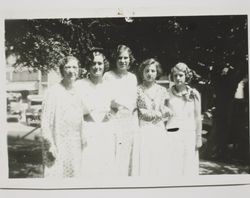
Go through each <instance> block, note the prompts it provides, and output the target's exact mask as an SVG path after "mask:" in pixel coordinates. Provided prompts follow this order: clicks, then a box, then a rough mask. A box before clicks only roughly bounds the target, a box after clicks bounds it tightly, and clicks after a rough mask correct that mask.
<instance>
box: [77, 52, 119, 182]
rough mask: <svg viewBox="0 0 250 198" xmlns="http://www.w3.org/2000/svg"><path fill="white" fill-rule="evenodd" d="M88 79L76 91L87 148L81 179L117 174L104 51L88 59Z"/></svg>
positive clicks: (81, 81) (92, 54) (89, 56)
mask: <svg viewBox="0 0 250 198" xmlns="http://www.w3.org/2000/svg"><path fill="white" fill-rule="evenodd" d="M86 59H87V63H86V66H87V71H88V74H89V75H88V78H86V79H82V80H79V81H78V82H77V88H78V90H79V93H80V94H81V97H82V101H83V103H84V121H85V125H84V134H85V138H86V144H87V145H86V147H85V149H84V150H83V156H82V177H83V178H100V177H113V176H114V172H115V170H114V169H115V167H114V160H115V138H114V131H113V130H112V123H111V120H110V119H111V117H112V112H111V99H112V96H111V95H110V94H109V89H110V86H109V84H108V83H107V82H105V81H103V73H104V72H105V71H107V70H108V68H109V62H108V60H107V59H106V57H105V56H104V54H103V53H102V50H101V49H94V50H92V51H91V52H90V53H89V55H88V56H87V58H86Z"/></svg>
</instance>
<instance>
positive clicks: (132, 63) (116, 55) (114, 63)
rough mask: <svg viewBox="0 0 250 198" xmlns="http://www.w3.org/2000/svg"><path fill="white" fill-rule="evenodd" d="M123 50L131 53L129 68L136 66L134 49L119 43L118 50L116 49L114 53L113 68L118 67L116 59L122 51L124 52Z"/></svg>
mask: <svg viewBox="0 0 250 198" xmlns="http://www.w3.org/2000/svg"><path fill="white" fill-rule="evenodd" d="M123 51H127V52H128V55H129V61H130V62H129V68H128V70H131V69H132V67H133V66H134V64H135V58H134V56H133V53H132V50H131V49H130V48H129V47H128V46H126V45H118V46H117V49H116V51H114V52H113V54H112V59H113V61H114V62H113V63H112V65H111V69H112V70H114V69H116V61H117V59H118V57H119V56H120V54H121V52H123Z"/></svg>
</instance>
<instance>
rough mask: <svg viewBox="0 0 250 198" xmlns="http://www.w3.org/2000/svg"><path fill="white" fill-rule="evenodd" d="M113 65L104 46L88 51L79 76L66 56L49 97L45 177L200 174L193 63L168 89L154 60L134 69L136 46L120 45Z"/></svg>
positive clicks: (181, 68) (178, 70) (182, 67)
mask: <svg viewBox="0 0 250 198" xmlns="http://www.w3.org/2000/svg"><path fill="white" fill-rule="evenodd" d="M114 59H115V64H114V65H111V67H110V68H109V66H110V65H109V62H108V60H107V58H106V57H105V55H104V53H103V52H102V51H101V50H98V49H95V50H92V51H91V52H90V53H89V54H88V56H87V57H86V60H87V62H86V65H85V66H86V69H87V71H88V77H87V78H84V79H78V76H79V66H80V64H79V61H78V60H77V58H75V57H73V56H67V57H65V58H64V59H62V61H61V62H60V72H61V74H62V81H61V82H60V83H59V84H57V85H54V86H53V87H51V88H50V89H49V90H48V92H47V94H46V97H45V100H44V102H43V114H42V134H43V138H44V144H43V145H44V147H43V148H44V149H43V159H44V177H57V178H65V177H82V178H91V177H93V178H94V177H102V176H103V177H126V176H153V177H156V176H170V175H174V176H182V175H198V148H199V147H201V145H202V141H201V112H200V111H201V108H200V105H201V101H200V96H199V93H198V92H197V91H196V90H195V89H193V88H191V87H189V86H188V85H187V83H188V81H189V80H190V69H189V68H188V66H187V65H186V64H184V63H178V64H177V65H175V66H174V67H173V68H172V70H171V80H172V81H173V82H174V83H173V86H171V87H170V88H169V90H167V89H166V88H165V87H163V86H161V85H158V84H157V83H156V79H157V78H159V77H160V75H161V74H162V69H161V65H160V63H159V62H158V61H156V60H155V59H152V58H151V59H147V60H145V61H144V62H142V63H141V65H140V67H139V75H140V77H141V79H142V83H141V84H140V85H137V77H136V75H135V74H133V73H131V72H129V69H130V67H131V65H132V63H133V61H134V57H133V55H132V52H131V49H130V48H129V47H127V46H125V45H119V46H118V47H117V50H116V52H115V58H114ZM112 66H113V67H112Z"/></svg>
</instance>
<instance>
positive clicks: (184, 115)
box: [167, 63, 202, 176]
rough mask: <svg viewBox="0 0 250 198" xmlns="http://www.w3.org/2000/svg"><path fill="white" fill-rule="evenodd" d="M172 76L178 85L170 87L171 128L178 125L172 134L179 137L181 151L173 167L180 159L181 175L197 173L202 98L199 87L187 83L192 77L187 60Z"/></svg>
mask: <svg viewBox="0 0 250 198" xmlns="http://www.w3.org/2000/svg"><path fill="white" fill-rule="evenodd" d="M171 78H172V80H173V81H174V85H173V86H172V87H171V88H170V89H169V93H170V99H169V108H170V109H171V111H172V113H173V114H172V117H171V118H170V120H169V121H168V124H167V128H168V129H169V130H170V129H176V132H174V133H172V135H175V136H176V137H177V138H178V139H177V141H176V150H178V152H176V153H175V155H174V156H173V157H172V160H171V163H173V167H174V166H175V164H177V163H178V164H180V165H181V166H180V170H179V174H180V175H184V176H195V175H198V174H199V156H198V149H199V148H200V147H201V146H202V138H201V130H202V123H201V98H200V94H199V92H198V91H197V90H196V89H194V88H191V87H190V86H188V85H187V83H188V82H189V81H190V80H191V71H190V69H189V68H188V66H187V65H186V64H185V63H178V64H176V65H175V66H174V67H173V68H172V70H171ZM169 135H171V133H169ZM177 159H178V162H177V161H176V160H177Z"/></svg>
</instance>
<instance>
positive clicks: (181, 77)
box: [173, 71, 186, 86]
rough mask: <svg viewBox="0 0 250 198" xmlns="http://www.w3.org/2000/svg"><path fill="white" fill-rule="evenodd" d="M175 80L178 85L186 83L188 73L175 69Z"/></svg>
mask: <svg viewBox="0 0 250 198" xmlns="http://www.w3.org/2000/svg"><path fill="white" fill-rule="evenodd" d="M173 80H174V83H175V85H177V86H180V85H184V84H185V82H186V75H185V73H184V72H182V71H174V73H173Z"/></svg>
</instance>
